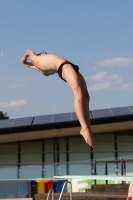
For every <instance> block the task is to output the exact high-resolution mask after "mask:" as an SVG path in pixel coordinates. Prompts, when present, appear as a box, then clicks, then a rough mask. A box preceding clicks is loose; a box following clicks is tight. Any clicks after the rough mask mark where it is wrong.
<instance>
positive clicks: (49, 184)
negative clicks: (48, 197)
mask: <svg viewBox="0 0 133 200" xmlns="http://www.w3.org/2000/svg"><path fill="white" fill-rule="evenodd" d="M44 182H45V193H48V192H49V190H50V189H53V190H54V181H52V180H46V181H44Z"/></svg>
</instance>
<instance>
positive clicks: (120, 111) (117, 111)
mask: <svg viewBox="0 0 133 200" xmlns="http://www.w3.org/2000/svg"><path fill="white" fill-rule="evenodd" d="M111 111H112V112H113V114H114V115H115V116H121V115H130V114H132V112H131V111H130V109H129V108H128V107H120V108H111Z"/></svg>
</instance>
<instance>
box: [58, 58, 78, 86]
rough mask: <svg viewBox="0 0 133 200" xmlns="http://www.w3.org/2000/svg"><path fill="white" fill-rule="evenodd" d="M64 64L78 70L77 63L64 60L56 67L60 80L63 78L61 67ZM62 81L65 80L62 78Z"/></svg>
mask: <svg viewBox="0 0 133 200" xmlns="http://www.w3.org/2000/svg"><path fill="white" fill-rule="evenodd" d="M65 64H70V65H71V66H72V67H73V69H74V70H75V71H76V72H78V70H79V67H78V66H77V65H74V64H72V63H71V62H69V61H67V60H66V61H64V62H63V63H62V64H61V65H60V66H59V68H58V75H59V77H60V78H61V79H62V80H64V79H63V78H62V67H63V66H64V65H65ZM64 81H65V82H66V80H64Z"/></svg>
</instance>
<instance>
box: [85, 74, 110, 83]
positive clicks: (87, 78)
mask: <svg viewBox="0 0 133 200" xmlns="http://www.w3.org/2000/svg"><path fill="white" fill-rule="evenodd" d="M106 75H107V72H100V73H98V74H96V75H95V76H88V77H85V80H89V81H100V80H103V78H105V77H106Z"/></svg>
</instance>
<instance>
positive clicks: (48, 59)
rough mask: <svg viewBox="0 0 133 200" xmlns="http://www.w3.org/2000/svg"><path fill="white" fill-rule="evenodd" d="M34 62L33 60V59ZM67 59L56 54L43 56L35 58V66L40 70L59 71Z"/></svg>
mask: <svg viewBox="0 0 133 200" xmlns="http://www.w3.org/2000/svg"><path fill="white" fill-rule="evenodd" d="M31 60H32V59H31ZM65 60H66V59H64V58H62V57H60V56H57V55H55V54H41V55H40V56H36V57H35V58H33V60H32V61H33V63H34V65H35V66H36V67H37V68H38V69H40V70H42V71H43V70H58V68H59V66H60V65H61V63H62V62H64V61H65Z"/></svg>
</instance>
